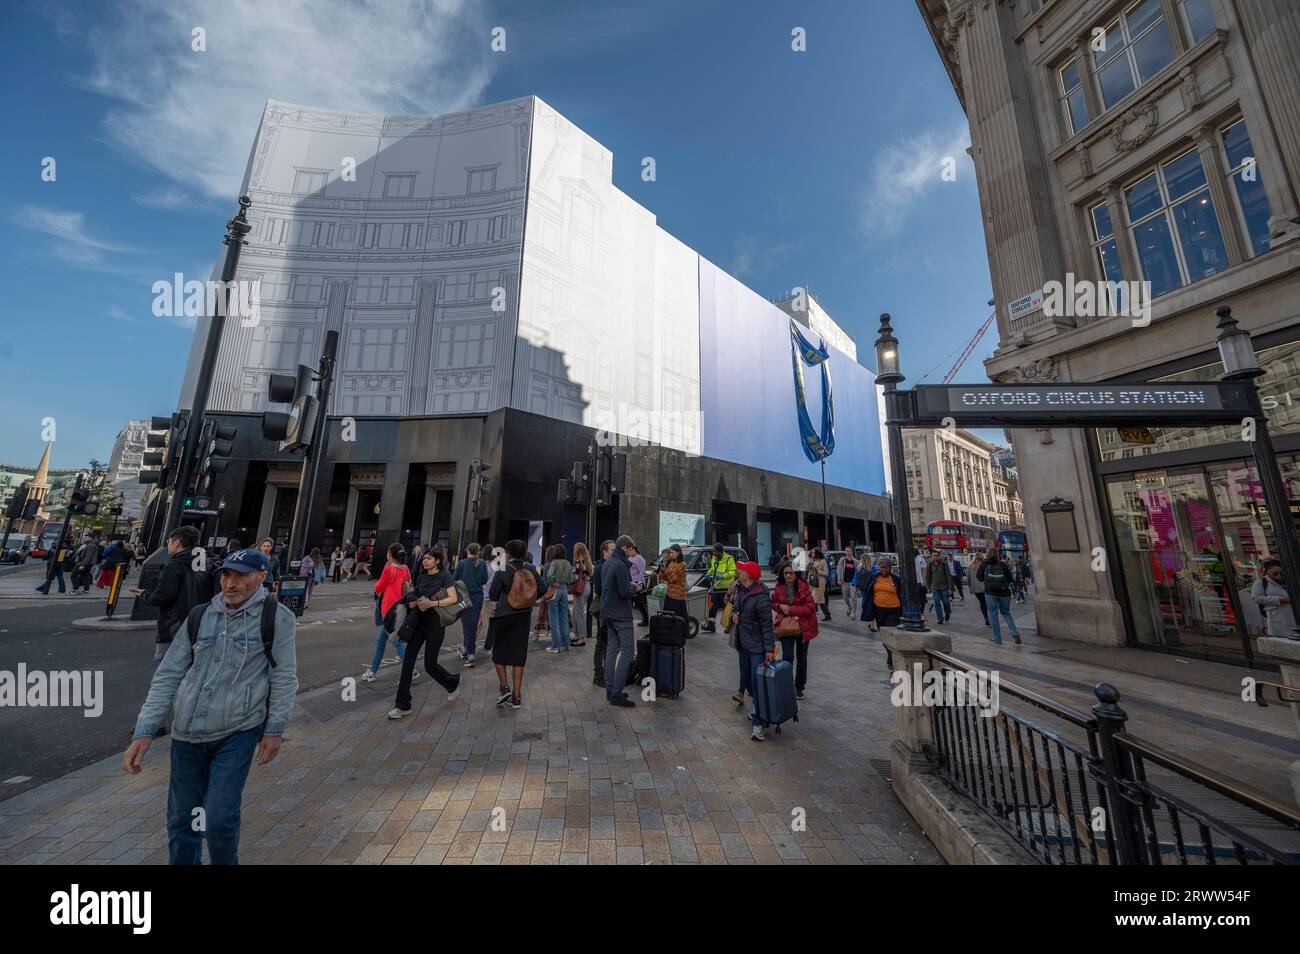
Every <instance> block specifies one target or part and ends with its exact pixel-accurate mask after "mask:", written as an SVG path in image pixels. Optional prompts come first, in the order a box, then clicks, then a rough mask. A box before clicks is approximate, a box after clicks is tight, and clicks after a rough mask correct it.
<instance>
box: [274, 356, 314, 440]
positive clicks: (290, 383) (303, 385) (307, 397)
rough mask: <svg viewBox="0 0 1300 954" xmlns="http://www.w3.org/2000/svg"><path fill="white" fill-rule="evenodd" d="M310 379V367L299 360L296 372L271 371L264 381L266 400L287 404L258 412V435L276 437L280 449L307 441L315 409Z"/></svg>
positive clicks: (312, 424)
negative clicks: (260, 423) (272, 409)
mask: <svg viewBox="0 0 1300 954" xmlns="http://www.w3.org/2000/svg"><path fill="white" fill-rule="evenodd" d="M314 380H315V373H314V372H313V371H312V369H311V368H309V367H307V366H306V365H305V364H300V365H298V373H297V374H296V375H294V374H273V375H271V379H270V381H269V382H267V400H268V401H269V402H270V403H271V404H287V405H289V410H288V411H287V412H286V411H265V412H263V414H262V436H263V437H265V438H266V439H267V440H269V441H279V442H280V450H282V451H296V450H304V449H306V448H307V447H308V446H310V444H311V435H312V430H313V429H314V427H315V424H316V410H317V401H316V398H315V396H314V395H312V394H311V393H310V392H311V389H312V388H311V386H312V382H313V381H314Z"/></svg>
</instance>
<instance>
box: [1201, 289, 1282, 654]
mask: <svg viewBox="0 0 1300 954" xmlns="http://www.w3.org/2000/svg"><path fill="white" fill-rule="evenodd" d="M1215 315H1217V316H1218V319H1219V323H1218V329H1219V334H1218V338H1217V343H1218V346H1219V358H1220V360H1221V361H1222V362H1223V379H1224V380H1225V381H1245V382H1248V383H1249V384H1250V388H1249V389H1248V390H1249V396H1250V403H1251V413H1252V415H1253V417H1254V423H1255V439H1254V440H1252V441H1251V442H1250V449H1251V453H1252V454H1253V455H1254V457H1255V470H1256V472H1257V473H1258V474H1259V482H1260V485H1261V486H1262V487H1263V490H1264V505H1265V506H1266V507H1267V508H1268V515H1269V521H1270V522H1271V523H1272V524H1273V545H1274V547H1275V549H1276V550H1277V557H1278V559H1279V560H1280V561H1281V562H1282V574H1283V576H1285V577H1286V586H1287V592H1288V593H1289V594H1291V599H1292V602H1293V604H1294V600H1295V595H1294V594H1295V593H1297V592H1300V541H1298V540H1297V539H1296V532H1295V521H1294V520H1292V518H1291V506H1290V503H1289V501H1288V500H1287V493H1286V488H1285V487H1283V486H1282V473H1281V471H1280V470H1279V469H1278V466H1277V455H1276V454H1274V453H1273V438H1272V437H1271V436H1270V434H1269V432H1268V419H1267V418H1266V417H1265V416H1264V408H1263V405H1262V403H1261V402H1260V399H1259V388H1258V387H1256V385H1255V379H1256V378H1258V377H1260V376H1261V375H1263V373H1264V369H1263V368H1261V367H1260V366H1259V359H1258V358H1256V357H1255V347H1254V345H1253V344H1252V343H1251V340H1250V333H1249V332H1247V331H1243V330H1242V329H1241V328H1239V327H1238V326H1237V319H1235V318H1233V317H1232V309H1231V308H1229V307H1228V306H1227V305H1224V306H1222V307H1221V308H1219V309H1218V310H1217V311H1216V312H1215ZM1288 636H1289V638H1291V639H1295V640H1300V621H1298V622H1293V623H1292V626H1291V632H1290V633H1289V634H1288Z"/></svg>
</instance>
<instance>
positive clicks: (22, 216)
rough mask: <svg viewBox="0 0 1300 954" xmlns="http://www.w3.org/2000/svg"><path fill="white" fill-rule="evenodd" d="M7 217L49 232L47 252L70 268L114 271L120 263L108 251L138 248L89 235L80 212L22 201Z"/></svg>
mask: <svg viewBox="0 0 1300 954" xmlns="http://www.w3.org/2000/svg"><path fill="white" fill-rule="evenodd" d="M9 220H10V221H11V222H14V223H15V224H17V225H21V226H22V227H23V228H26V229H31V230H32V231H33V232H40V233H41V234H43V235H48V236H50V237H51V238H52V239H53V241H52V242H50V244H49V249H48V250H49V254H50V255H52V256H53V257H54V258H57V259H59V260H60V261H63V262H66V263H67V264H69V265H71V266H73V267H74V268H82V269H86V270H88V271H102V272H118V271H120V265H119V264H118V263H115V262H113V261H111V260H110V259H109V257H108V255H109V254H111V253H136V252H138V251H139V250H138V249H134V248H131V247H130V246H128V245H119V244H118V243H116V242H110V241H108V240H107V239H104V238H100V237H98V236H95V235H91V234H90V232H88V231H87V229H86V222H85V217H84V216H83V215H82V214H81V213H80V212H65V211H63V210H61V209H51V208H48V207H46V206H40V205H24V206H20V207H19V208H18V209H16V210H14V211H13V212H11V213H10V214H9Z"/></svg>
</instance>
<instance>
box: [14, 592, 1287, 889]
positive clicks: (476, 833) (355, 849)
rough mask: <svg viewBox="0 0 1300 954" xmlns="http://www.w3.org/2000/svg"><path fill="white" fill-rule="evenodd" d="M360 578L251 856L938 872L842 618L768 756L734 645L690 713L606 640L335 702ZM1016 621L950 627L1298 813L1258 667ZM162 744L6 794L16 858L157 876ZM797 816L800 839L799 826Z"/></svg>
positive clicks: (253, 799) (700, 664) (858, 645)
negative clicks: (627, 671) (903, 795)
mask: <svg viewBox="0 0 1300 954" xmlns="http://www.w3.org/2000/svg"><path fill="white" fill-rule="evenodd" d="M357 586H358V589H357V590H356V591H355V592H354V591H352V590H351V589H350V588H348V587H346V586H340V587H339V588H338V589H337V590H336V589H333V588H332V587H326V588H325V589H324V590H322V591H320V592H319V593H318V596H317V599H316V605H315V606H314V607H313V611H312V613H311V614H310V615H309V616H308V617H306V618H305V619H304V621H303V624H302V628H301V630H300V632H301V634H302V636H301V642H300V647H301V648H300V660H302V661H303V665H304V669H306V667H308V666H310V665H312V664H313V663H312V660H313V658H314V657H315V656H316V655H318V654H322V653H323V652H324V651H325V648H326V647H342V648H341V649H340V650H339V652H338V653H337V654H336V656H338V657H339V658H334V659H333V662H332V663H331V665H330V666H328V667H324V668H323V669H322V671H323V672H326V671H327V672H330V673H331V675H330V677H329V681H328V683H327V684H324V685H321V684H320V683H319V681H318V682H317V683H316V685H317V688H314V689H307V691H304V692H303V693H302V694H301V695H300V696H299V700H298V705H297V706H296V707H295V711H294V716H293V719H292V722H291V726H290V731H289V733H288V735H287V737H286V744H285V747H284V749H283V750H282V753H281V756H280V757H279V758H278V759H277V760H276V761H275V762H274V763H272V764H271V765H270V766H266V767H264V768H257V767H255V768H254V769H253V772H252V774H251V775H250V780H249V785H248V789H247V791H246V794H245V805H244V830H243V841H242V844H243V847H242V853H241V860H242V861H243V862H244V863H286V862H296V863H354V862H355V863H378V862H383V863H392V864H407V863H449V864H450V863H487V864H495V863H503V864H521V863H555V862H559V863H574V864H582V863H610V862H619V863H669V862H695V861H700V862H706V863H708V862H717V863H723V862H726V863H745V864H747V863H756V862H757V863H778V862H791V863H797V862H826V863H831V862H842V863H887V862H894V863H936V862H938V861H939V860H940V859H939V858H938V855H937V853H936V852H935V851H934V849H933V848H932V847H931V845H930V844H929V842H928V841H927V840H926V839H925V837H924V834H923V833H922V832H920V831H919V830H918V829H917V827H916V825H915V824H914V823H913V822H912V820H911V819H910V817H909V816H908V815H907V813H906V812H905V810H904V809H903V808H902V807H901V805H900V804H899V803H898V802H897V801H896V800H895V798H894V797H893V795H892V793H891V791H890V788H889V784H888V781H887V779H886V778H885V776H886V775H887V774H888V761H887V760H888V752H889V743H890V740H891V739H892V737H893V726H894V711H893V709H892V708H891V707H890V705H889V702H888V695H889V690H888V687H887V685H886V680H887V677H888V673H887V672H886V669H885V664H884V653H883V652H882V651H881V649H880V647H879V644H878V642H876V641H875V639H874V637H870V636H868V635H867V634H866V633H865V630H864V627H863V625H862V624H861V623H857V622H849V621H846V620H845V619H844V608H843V605H842V604H840V603H835V602H833V603H832V609H833V612H834V614H835V617H836V618H835V621H834V622H833V623H832V624H829V625H827V624H823V630H822V635H821V636H819V637H818V639H817V641H816V642H815V643H813V646H812V651H811V678H810V681H809V690H808V697H807V699H806V700H805V702H804V703H803V704H802V706H801V709H800V719H801V721H800V722H798V723H797V724H789V725H787V726H786V728H785V731H783V732H782V733H781V734H780V735H776V734H774V733H772V734H769V738H768V741H766V742H762V743H756V742H752V741H750V740H749V738H748V722H747V720H746V719H745V718H744V713H743V711H742V710H740V709H738V708H737V707H736V706H735V705H734V704H733V703H732V702H731V701H730V700H729V698H728V697H729V695H730V693H731V692H732V691H733V690H734V687H735V679H736V674H735V673H736V663H735V656H734V653H733V652H732V651H731V650H730V649H728V648H727V646H726V643H725V640H724V639H723V638H722V637H720V636H713V635H708V634H704V635H701V636H700V637H699V638H698V639H696V640H695V641H693V642H692V643H691V644H690V645H689V648H688V672H687V691H686V692H685V693H684V694H683V695H682V696H681V697H680V698H679V699H676V700H661V701H656V702H653V703H643V704H641V705H639V706H638V707H637V708H636V709H633V710H620V711H616V710H613V709H611V708H609V707H608V706H607V705H606V704H605V703H604V698H603V693H602V692H601V690H599V689H596V688H594V687H592V686H591V684H590V656H589V655H588V653H589V652H590V648H583V649H574V650H573V651H571V652H570V653H568V654H564V655H559V656H553V655H549V654H546V653H543V652H541V651H540V650H541V646H542V644H540V643H535V644H534V647H535V651H534V652H533V653H532V655H530V665H529V668H528V674H529V675H528V683H527V685H526V686H525V693H524V706H523V708H521V709H520V710H518V711H511V710H501V709H496V708H495V707H494V705H493V700H494V696H495V679H494V677H493V675H492V673H491V671H490V670H489V669H488V668H486V667H480V668H478V669H476V670H473V671H470V672H467V673H466V674H465V678H464V680H463V682H462V690H461V695H460V697H459V698H458V699H457V700H456V701H454V702H451V703H448V702H447V701H446V699H445V696H444V694H443V692H442V690H441V689H439V688H438V687H437V686H434V685H432V684H430V681H429V680H428V679H427V678H426V679H421V680H420V681H418V682H417V683H416V687H415V712H414V714H413V715H412V716H410V717H407V718H406V719H403V720H401V721H400V722H391V721H389V720H387V719H385V718H384V713H385V712H386V711H387V709H388V708H389V707H390V706H391V704H392V694H393V690H394V686H395V682H396V672H395V669H394V668H393V667H391V666H389V667H386V668H385V669H384V670H382V671H381V674H380V678H379V680H378V681H376V682H375V683H372V684H365V683H359V684H358V685H357V688H356V692H357V699H356V701H343V699H342V698H341V691H340V687H339V684H338V681H337V680H338V679H339V678H341V676H340V674H349V673H352V672H356V671H359V670H360V668H361V666H360V665H357V664H355V663H363V662H364V658H362V657H364V656H366V655H368V652H369V647H370V646H372V645H373V643H371V642H370V640H369V637H368V634H367V633H365V632H364V631H365V630H368V628H369V627H368V625H366V623H365V621H361V622H358V623H355V625H352V623H353V621H352V619H351V618H350V617H347V616H345V615H344V614H345V613H348V612H357V611H359V610H360V609H361V608H362V607H361V605H360V600H363V599H364V593H363V592H362V588H361V584H358V585H357ZM358 594H360V597H359V596H358ZM1014 611H1015V613H1016V616H1017V619H1018V621H1019V622H1020V626H1021V632H1022V635H1023V636H1024V638H1025V643H1024V645H1022V646H1015V645H1014V644H1010V643H1008V644H1006V645H1004V646H1002V647H998V646H994V645H992V644H991V643H989V642H988V639H987V636H988V630H987V629H986V628H984V626H983V625H982V621H981V619H980V616H979V613H978V607H977V606H976V604H975V603H974V601H973V600H971V601H969V602H968V603H966V604H965V605H963V604H961V603H958V604H957V606H956V609H955V621H954V622H953V623H952V624H949V625H948V626H945V627H944V630H945V631H947V632H948V633H949V634H950V635H952V637H953V652H954V655H956V656H958V657H959V658H963V659H967V660H970V661H972V662H978V663H980V664H983V665H987V666H989V667H993V668H997V669H998V670H999V671H1000V672H1001V674H1002V678H1003V679H1007V680H1010V681H1013V682H1016V683H1018V684H1020V685H1023V686H1025V687H1027V688H1033V689H1037V690H1039V691H1041V692H1043V693H1044V694H1046V695H1048V696H1049V697H1051V698H1053V699H1056V700H1058V701H1061V702H1064V703H1067V704H1070V705H1073V706H1075V707H1078V708H1083V709H1086V708H1087V707H1088V706H1090V705H1091V703H1092V701H1094V700H1093V696H1092V686H1093V685H1094V684H1095V683H1096V682H1099V681H1103V680H1104V681H1108V682H1112V683H1114V684H1115V685H1116V686H1118V687H1119V689H1120V691H1121V693H1122V696H1123V699H1122V703H1121V704H1122V705H1123V706H1124V708H1125V709H1126V710H1127V711H1128V712H1129V714H1130V717H1131V718H1130V723H1129V729H1130V731H1132V732H1134V733H1135V734H1138V735H1140V736H1142V737H1144V738H1147V739H1149V740H1150V741H1152V742H1155V743H1157V744H1159V745H1162V746H1164V747H1166V748H1170V749H1172V750H1174V751H1175V752H1178V753H1181V754H1184V755H1187V756H1190V757H1191V758H1194V759H1196V760H1198V761H1201V762H1203V763H1205V764H1208V765H1211V766H1213V767H1216V768H1218V769H1220V770H1221V771H1225V772H1226V773H1227V774H1229V775H1232V776H1233V777H1236V778H1240V779H1242V780H1243V781H1246V782H1247V783H1249V784H1251V785H1253V786H1255V787H1257V788H1260V789H1262V790H1264V791H1267V792H1269V793H1271V794H1273V795H1274V796H1276V797H1279V798H1283V799H1284V800H1285V801H1286V802H1287V803H1288V804H1294V803H1295V793H1294V791H1293V790H1292V786H1291V781H1290V780H1291V766H1292V764H1293V763H1295V762H1296V760H1297V758H1300V743H1298V742H1297V741H1296V737H1295V733H1294V729H1293V723H1292V721H1291V715H1290V712H1289V710H1287V709H1286V708H1285V707H1282V706H1270V707H1269V708H1267V709H1261V708H1259V707H1257V706H1255V705H1253V704H1248V703H1243V702H1242V701H1241V698H1240V687H1241V679H1242V678H1243V676H1245V675H1246V674H1247V671H1246V670H1244V669H1241V668H1239V667H1233V666H1225V665H1221V664H1215V663H1204V662H1199V661H1188V660H1184V659H1181V658H1177V657H1171V656H1165V655H1160V654H1155V653H1148V652H1142V651H1138V650H1130V649H1109V648H1103V647H1096V646H1090V645H1087V644H1082V643H1071V642H1066V641H1061V640H1052V639H1047V638H1044V637H1039V636H1038V635H1037V633H1036V632H1035V629H1034V626H1033V613H1032V599H1031V600H1030V602H1029V603H1026V604H1023V605H1018V606H1016V607H1015V608H1014ZM2 618H3V617H2V616H0V619H2ZM345 619H347V620H348V621H349V622H348V623H345V622H343V620H345ZM331 620H332V621H333V622H330V621H331ZM336 641H337V642H336ZM454 642H455V639H454V637H449V639H448V648H447V649H446V650H444V657H443V659H444V664H447V665H449V666H450V664H452V663H454V662H455V657H454V656H452V655H451V652H450V645H452V644H453V643H454ZM362 643H364V644H365V645H361V644H362ZM349 663H352V664H349ZM135 704H136V703H133V705H135ZM132 714H133V713H132ZM0 715H2V714H0ZM167 749H168V742H167V741H166V740H160V741H159V742H158V743H156V744H155V745H154V747H153V748H152V749H151V751H150V753H149V755H148V757H147V759H146V762H145V768H144V771H143V772H142V774H141V775H139V776H136V777H129V776H126V775H124V774H122V772H121V770H120V767H119V760H120V753H119V752H114V753H113V755H111V756H110V757H108V758H105V759H102V760H99V761H96V762H94V763H92V764H87V765H84V766H82V767H80V768H78V769H77V770H76V771H73V772H71V773H70V774H68V775H66V776H64V777H62V778H59V779H57V780H54V781H50V782H46V783H44V784H41V785H38V786H36V787H34V788H32V789H31V790H29V791H26V792H23V793H22V794H19V795H17V796H16V797H12V798H9V799H7V800H5V801H2V802H0V863H14V862H29V863H36V862H57V863H70V862H76V863H163V862H165V860H166V838H165V833H164V815H165V806H166V783H167V774H166V765H167ZM497 809H500V811H497ZM801 816H802V817H803V818H804V819H805V820H806V829H805V830H797V831H796V830H792V828H791V822H792V820H793V819H795V818H798V817H801ZM494 819H497V820H499V821H503V822H504V824H500V823H498V824H496V825H494V824H493V822H494Z"/></svg>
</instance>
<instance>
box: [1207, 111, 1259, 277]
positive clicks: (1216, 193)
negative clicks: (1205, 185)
mask: <svg viewBox="0 0 1300 954" xmlns="http://www.w3.org/2000/svg"><path fill="white" fill-rule="evenodd" d="M1194 136H1195V139H1196V151H1197V152H1198V153H1200V156H1201V167H1202V168H1203V169H1204V170H1205V178H1206V180H1207V181H1208V182H1209V186H1210V198H1212V199H1213V200H1214V211H1215V212H1216V213H1218V219H1219V233H1220V234H1221V235H1222V236H1223V247H1224V249H1225V250H1226V251H1227V253H1228V262H1229V263H1230V264H1232V265H1236V264H1239V263H1240V262H1244V261H1245V260H1246V259H1248V258H1249V257H1250V250H1249V249H1248V248H1247V247H1246V240H1245V239H1244V238H1243V237H1242V234H1241V226H1240V225H1238V224H1237V205H1236V202H1235V201H1234V198H1233V195H1232V193H1231V192H1229V191H1228V190H1229V189H1230V188H1231V186H1230V184H1229V182H1228V179H1227V172H1228V170H1227V169H1224V168H1223V160H1222V158H1221V157H1220V155H1219V129H1218V127H1217V126H1202V127H1201V128H1200V129H1198V130H1196V132H1195V134H1194Z"/></svg>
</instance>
